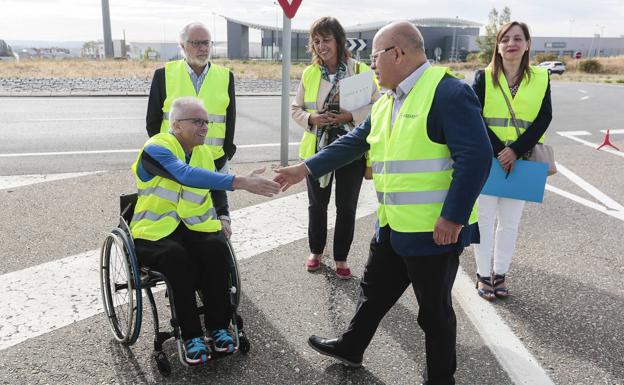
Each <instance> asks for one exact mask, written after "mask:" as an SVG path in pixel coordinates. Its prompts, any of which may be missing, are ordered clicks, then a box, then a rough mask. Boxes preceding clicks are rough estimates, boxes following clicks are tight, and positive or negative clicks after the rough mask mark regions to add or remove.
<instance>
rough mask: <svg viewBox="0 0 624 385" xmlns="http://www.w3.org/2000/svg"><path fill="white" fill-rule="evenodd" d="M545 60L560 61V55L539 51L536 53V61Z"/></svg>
mask: <svg viewBox="0 0 624 385" xmlns="http://www.w3.org/2000/svg"><path fill="white" fill-rule="evenodd" d="M543 61H559V57H558V56H557V55H555V54H552V53H538V54H537V55H535V62H536V63H541V62H543Z"/></svg>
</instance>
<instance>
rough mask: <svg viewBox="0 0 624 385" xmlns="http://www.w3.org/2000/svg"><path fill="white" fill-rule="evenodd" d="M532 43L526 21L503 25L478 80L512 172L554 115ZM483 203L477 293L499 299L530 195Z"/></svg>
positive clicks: (486, 114) (496, 145)
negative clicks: (532, 56)
mask: <svg viewBox="0 0 624 385" xmlns="http://www.w3.org/2000/svg"><path fill="white" fill-rule="evenodd" d="M530 49H531V36H530V34H529V28H528V26H527V25H526V24H525V23H521V22H518V21H513V22H510V23H507V24H505V25H503V26H502V27H501V29H500V31H499V32H498V34H497V35H496V47H494V54H493V56H492V62H491V63H490V65H489V66H488V67H487V68H486V69H485V70H481V71H477V73H476V74H475V80H474V84H473V89H474V91H475V93H476V94H477V96H478V97H479V100H480V101H481V106H482V107H483V110H482V115H483V120H484V121H485V124H486V126H487V129H488V135H489V137H490V142H491V144H492V149H493V150H494V156H495V157H496V160H498V162H499V163H500V165H501V167H502V168H503V170H504V171H506V172H511V171H512V170H513V168H514V162H515V161H516V160H517V159H520V158H525V157H527V156H528V155H529V154H530V152H531V150H532V149H533V147H535V145H537V144H538V143H543V142H544V133H545V132H546V129H547V128H548V125H549V124H550V121H551V119H552V106H551V101H550V80H549V77H548V72H547V70H546V69H544V68H539V67H534V66H531V65H530V64H529V52H530ZM478 203H479V232H480V235H481V243H480V244H476V245H475V259H476V263H477V293H478V294H479V296H481V297H482V298H484V299H486V300H488V301H493V300H494V299H496V298H504V297H507V296H508V295H509V289H508V288H507V283H506V276H505V275H506V273H507V271H508V270H509V267H510V265H511V257H512V255H513V252H514V250H515V247H516V239H517V236H518V226H519V224H520V218H521V217H522V210H523V208H524V201H521V200H516V199H509V198H501V197H495V196H490V195H483V194H482V195H480V196H479V199H478ZM495 225H496V227H495ZM492 249H493V251H492ZM492 260H493V266H492Z"/></svg>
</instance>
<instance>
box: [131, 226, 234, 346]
mask: <svg viewBox="0 0 624 385" xmlns="http://www.w3.org/2000/svg"><path fill="white" fill-rule="evenodd" d="M134 244H135V248H136V253H137V257H138V259H139V261H140V263H141V264H143V265H145V266H148V267H150V268H152V269H154V270H156V271H158V272H161V273H162V274H164V275H165V277H167V279H168V280H169V283H170V284H171V287H172V290H173V300H174V304H175V308H176V316H177V318H178V322H179V325H180V329H181V331H182V338H183V339H184V340H188V339H191V338H195V337H200V336H203V335H204V333H203V331H202V326H201V321H200V317H199V313H198V311H197V302H196V297H195V292H196V290H200V291H201V294H202V300H203V302H204V305H205V309H206V314H204V324H205V327H206V330H207V331H208V330H214V329H224V328H226V327H227V326H228V324H229V320H230V318H231V314H230V300H229V292H228V288H229V274H230V272H229V266H228V261H229V258H230V256H229V250H228V249H227V245H226V243H225V238H224V237H223V235H222V233H221V232H218V233H202V232H198V231H191V230H189V229H188V228H187V227H186V226H185V225H184V224H183V223H182V222H181V223H180V225H178V227H177V228H176V230H175V231H174V232H173V233H172V234H170V235H169V236H167V237H165V238H162V239H159V240H158V241H148V240H145V239H135V240H134ZM171 294H172V293H169V295H171Z"/></svg>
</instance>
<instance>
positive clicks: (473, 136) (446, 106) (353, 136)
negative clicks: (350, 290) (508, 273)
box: [305, 76, 492, 256]
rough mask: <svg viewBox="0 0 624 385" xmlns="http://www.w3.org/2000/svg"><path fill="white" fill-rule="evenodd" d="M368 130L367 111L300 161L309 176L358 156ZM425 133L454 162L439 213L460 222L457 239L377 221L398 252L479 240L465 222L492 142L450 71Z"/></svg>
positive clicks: (476, 107) (435, 250)
mask: <svg viewBox="0 0 624 385" xmlns="http://www.w3.org/2000/svg"><path fill="white" fill-rule="evenodd" d="M416 82H417V81H416ZM416 82H414V84H415V83H416ZM412 86H413V85H412ZM410 91H411V90H410ZM370 129H371V121H370V115H369V117H368V118H367V119H366V120H365V121H364V122H362V123H361V124H360V125H359V126H357V127H356V128H354V129H353V130H352V131H351V132H349V133H348V134H347V135H344V136H342V137H340V138H339V139H338V140H336V141H334V142H333V143H332V144H330V145H329V146H327V147H325V148H324V149H323V150H322V151H320V152H319V153H317V154H316V155H314V156H313V157H311V158H308V159H307V160H306V161H305V164H306V166H307V167H308V169H309V170H310V173H311V174H312V176H313V177H315V178H317V177H319V176H321V175H324V174H327V173H328V172H329V171H331V170H333V169H335V168H339V167H341V166H343V165H345V164H348V163H350V162H352V161H353V160H355V159H358V158H359V157H361V156H362V155H363V154H364V153H365V152H366V151H368V149H369V144H368V142H366V137H367V136H368V134H369V133H370ZM427 134H428V135H429V138H430V139H431V140H432V141H433V142H436V143H440V144H446V145H447V146H448V148H449V150H450V152H451V158H452V159H453V162H454V163H453V181H452V183H451V185H450V187H449V191H448V194H447V196H446V199H445V201H444V205H443V206H442V212H441V214H440V216H442V217H444V218H445V219H448V220H450V221H453V222H455V223H459V224H462V225H465V226H464V227H463V228H462V230H461V232H460V234H459V240H458V242H457V243H455V244H452V245H444V246H440V245H436V244H435V243H434V241H433V232H422V233H404V232H398V231H395V230H392V229H391V228H390V227H389V226H384V227H383V228H379V224H378V223H377V224H376V236H377V240H378V241H383V240H385V239H390V243H391V245H392V248H393V249H394V251H395V252H396V253H397V254H399V255H401V256H424V255H435V254H442V253H446V252H449V251H452V250H457V249H462V248H464V247H466V246H468V245H470V244H471V243H479V227H478V225H477V224H476V223H475V224H473V225H469V224H468V219H469V217H470V212H471V211H472V208H473V205H474V202H475V201H476V199H477V197H478V196H479V193H480V192H481V188H482V187H483V185H484V183H485V181H486V179H487V177H488V174H489V171H490V165H491V162H492V147H491V145H490V141H489V139H488V136H487V132H486V129H485V126H484V124H483V119H482V118H481V105H480V104H479V100H478V99H477V97H476V95H475V93H474V91H473V90H472V88H471V87H470V86H469V85H467V84H466V83H464V82H462V81H461V80H458V79H456V78H454V77H451V76H445V77H444V78H443V79H442V80H441V81H440V83H439V84H438V87H437V88H436V91H435V95H434V98H433V103H432V105H431V110H430V111H429V115H428V116H427Z"/></svg>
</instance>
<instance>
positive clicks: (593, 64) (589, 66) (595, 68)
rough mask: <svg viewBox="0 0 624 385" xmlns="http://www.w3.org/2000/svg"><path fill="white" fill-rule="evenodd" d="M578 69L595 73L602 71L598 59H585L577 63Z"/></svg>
mask: <svg viewBox="0 0 624 385" xmlns="http://www.w3.org/2000/svg"><path fill="white" fill-rule="evenodd" d="M579 69H580V70H581V71H583V72H586V73H588V74H597V73H599V72H600V71H602V64H600V62H599V61H598V60H594V59H587V60H583V61H582V62H581V63H580V64H579Z"/></svg>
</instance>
